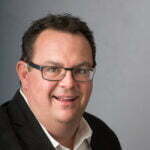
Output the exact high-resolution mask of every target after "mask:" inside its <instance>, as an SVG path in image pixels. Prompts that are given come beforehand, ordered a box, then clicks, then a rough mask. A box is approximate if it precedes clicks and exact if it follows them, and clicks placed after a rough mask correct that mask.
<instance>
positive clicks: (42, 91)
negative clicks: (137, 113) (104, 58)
mask: <svg viewBox="0 0 150 150" xmlns="http://www.w3.org/2000/svg"><path fill="white" fill-rule="evenodd" d="M95 66H96V61H95V43H94V39H93V35H92V32H91V31H90V29H89V28H88V26H87V25H86V23H85V22H83V21H81V20H80V19H79V18H76V17H73V16H71V15H67V14H64V15H52V14H50V15H48V16H46V17H45V18H42V19H39V20H37V21H35V22H34V23H33V24H32V25H31V27H30V28H29V29H28V30H27V31H26V32H25V34H24V36H23V41H22V56H21V59H20V61H18V63H17V65H16V70H17V73H18V76H19V79H20V83H21V86H20V89H19V90H18V91H17V93H16V94H15V96H14V98H13V99H12V100H11V101H9V102H6V103H5V104H3V105H2V106H1V108H0V150H41V149H42V150H54V149H56V150H91V149H92V150H120V149H121V148H120V144H119V141H118V139H117V137H116V135H115V134H114V133H113V131H112V130H111V129H110V128H109V127H107V126H106V124H105V123H103V122H102V121H101V120H99V119H98V118H96V117H94V116H93V115H91V114H88V113H86V112H85V108H86V106H87V104H88V101H89V97H90V95H91V91H92V84H93V83H92V80H93V76H94V72H95Z"/></svg>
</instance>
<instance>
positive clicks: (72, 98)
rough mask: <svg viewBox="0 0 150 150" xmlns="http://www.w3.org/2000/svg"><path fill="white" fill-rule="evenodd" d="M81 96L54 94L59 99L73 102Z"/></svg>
mask: <svg viewBox="0 0 150 150" xmlns="http://www.w3.org/2000/svg"><path fill="white" fill-rule="evenodd" d="M78 97H79V96H53V98H55V99H56V100H58V101H64V102H73V101H75V100H77V99H78Z"/></svg>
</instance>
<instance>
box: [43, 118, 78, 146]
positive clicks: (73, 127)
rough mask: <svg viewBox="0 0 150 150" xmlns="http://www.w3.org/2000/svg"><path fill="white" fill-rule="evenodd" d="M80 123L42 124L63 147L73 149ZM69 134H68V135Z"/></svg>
mask: <svg viewBox="0 0 150 150" xmlns="http://www.w3.org/2000/svg"><path fill="white" fill-rule="evenodd" d="M79 122H80V121H79V120H78V122H69V123H66V122H65V123H64V122H57V121H56V122H53V123H52V122H50V123H49V121H48V122H42V124H43V125H44V126H45V127H46V129H47V130H48V132H49V133H50V134H51V135H52V136H53V137H54V139H56V140H57V141H58V142H59V143H60V144H61V145H63V146H65V147H68V148H70V149H72V148H73V145H74V141H75V136H76V132H77V129H78V126H79ZM66 133H67V134H66Z"/></svg>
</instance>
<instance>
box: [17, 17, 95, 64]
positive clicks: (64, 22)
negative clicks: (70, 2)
mask: <svg viewBox="0 0 150 150" xmlns="http://www.w3.org/2000/svg"><path fill="white" fill-rule="evenodd" d="M46 29H54V30H58V31H64V32H68V33H72V34H82V35H83V36H84V37H85V38H86V39H87V40H88V41H89V44H90V46H91V49H92V55H93V67H95V65H96V60H95V55H96V54H95V53H96V46H95V42H94V37H93V33H92V31H91V30H90V29H89V27H88V26H87V24H86V23H85V22H83V21H82V20H81V19H80V18H78V17H74V16H72V15H71V14H57V15H54V14H49V15H47V16H46V17H44V18H41V19H38V20H36V21H34V22H33V23H32V24H31V26H30V27H29V28H28V29H27V31H26V32H25V33H24V35H23V37H22V56H21V58H20V60H23V61H25V62H29V61H31V59H32V57H33V45H34V42H35V41H36V39H37V37H38V35H39V34H40V33H41V32H42V31H44V30H46Z"/></svg>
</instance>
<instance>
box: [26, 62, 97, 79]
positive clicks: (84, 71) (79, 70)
mask: <svg viewBox="0 0 150 150" xmlns="http://www.w3.org/2000/svg"><path fill="white" fill-rule="evenodd" d="M28 65H29V66H31V67H33V68H35V69H38V70H40V71H41V74H42V78H43V79H45V80H48V81H60V80H62V79H63V78H64V77H65V75H66V72H67V71H71V72H72V76H73V79H74V80H75V81H80V82H86V81H91V80H92V79H93V76H94V73H95V68H89V67H85V66H84V67H74V68H64V67H59V66H40V65H37V64H34V63H32V62H29V63H28Z"/></svg>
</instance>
